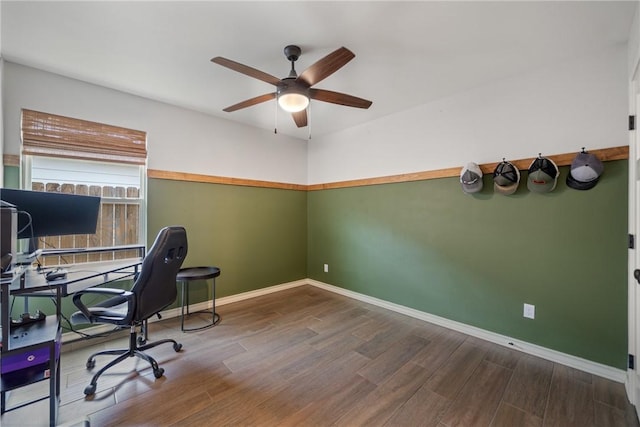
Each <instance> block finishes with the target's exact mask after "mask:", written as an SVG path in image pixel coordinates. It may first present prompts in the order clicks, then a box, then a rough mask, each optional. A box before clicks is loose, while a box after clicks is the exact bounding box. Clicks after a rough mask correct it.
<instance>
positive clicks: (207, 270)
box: [176, 267, 220, 332]
mask: <svg viewBox="0 0 640 427" xmlns="http://www.w3.org/2000/svg"><path fill="white" fill-rule="evenodd" d="M218 276H220V269H219V268H218V267H186V268H181V269H180V271H179V272H178V275H177V276H176V281H177V282H180V284H181V285H182V300H181V302H182V319H181V321H180V329H182V332H189V331H197V330H200V329H205V328H210V327H211V326H215V325H217V324H218V323H219V322H220V315H219V314H218V313H216V277H218ZM209 279H211V301H212V303H213V308H212V309H211V323H207V324H206V325H204V326H200V327H197V328H185V327H184V316H185V314H184V306H185V302H186V306H187V316H189V315H191V314H195V313H209V311H208V310H201V311H196V312H193V313H190V312H189V290H188V289H187V291H186V293H185V287H188V285H189V282H190V281H192V280H209ZM185 295H186V297H185Z"/></svg>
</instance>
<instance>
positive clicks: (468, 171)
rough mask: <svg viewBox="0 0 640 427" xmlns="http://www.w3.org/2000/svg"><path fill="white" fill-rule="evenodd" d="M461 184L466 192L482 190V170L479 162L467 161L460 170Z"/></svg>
mask: <svg viewBox="0 0 640 427" xmlns="http://www.w3.org/2000/svg"><path fill="white" fill-rule="evenodd" d="M460 184H462V191H464V192H465V193H468V194H471V193H477V192H478V191H480V190H482V170H481V169H480V166H478V164H477V163H473V162H471V163H467V166H465V167H463V168H462V172H460Z"/></svg>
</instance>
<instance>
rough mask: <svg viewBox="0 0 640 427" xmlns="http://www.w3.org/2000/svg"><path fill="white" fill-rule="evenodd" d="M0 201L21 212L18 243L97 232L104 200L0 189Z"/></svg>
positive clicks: (19, 214) (62, 194) (92, 197)
mask: <svg viewBox="0 0 640 427" xmlns="http://www.w3.org/2000/svg"><path fill="white" fill-rule="evenodd" d="M0 200H3V201H5V202H8V203H11V204H12V205H14V206H15V207H16V209H17V210H18V239H31V238H33V239H35V238H38V237H45V236H63V235H69V234H95V232H96V227H97V224H98V214H99V212H100V197H96V196H81V195H78V194H66V193H48V192H43V191H29V190H14V189H9V188H0ZM24 212H28V213H29V215H26V214H25V213H24ZM29 219H31V224H29Z"/></svg>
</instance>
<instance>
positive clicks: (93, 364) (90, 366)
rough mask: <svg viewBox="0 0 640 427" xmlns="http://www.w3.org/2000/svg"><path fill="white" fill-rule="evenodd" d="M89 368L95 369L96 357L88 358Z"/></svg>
mask: <svg viewBox="0 0 640 427" xmlns="http://www.w3.org/2000/svg"><path fill="white" fill-rule="evenodd" d="M86 366H87V369H93V368H95V366H96V361H95V359H89V360H87V365H86ZM94 388H95V387H94Z"/></svg>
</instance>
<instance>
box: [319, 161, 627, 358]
mask: <svg viewBox="0 0 640 427" xmlns="http://www.w3.org/2000/svg"><path fill="white" fill-rule="evenodd" d="M567 173H568V168H567V167H564V168H561V176H560V179H559V181H558V186H557V188H556V189H555V190H554V191H553V192H552V193H547V194H537V193H531V192H529V191H528V190H527V188H526V184H525V183H526V175H527V174H526V172H523V174H522V175H523V176H522V181H521V185H520V187H519V189H518V191H517V192H516V193H515V194H514V195H512V196H502V195H499V194H494V192H493V187H492V182H491V178H490V176H489V175H485V177H484V189H483V191H482V192H481V193H478V194H476V195H468V194H464V193H463V192H462V190H461V188H460V184H459V181H458V179H457V178H444V179H434V180H428V181H419V182H409V183H399V184H387V185H375V186H368V187H356V188H345V189H333V190H322V191H312V192H309V194H308V211H307V214H308V223H309V228H308V230H309V231H308V263H309V264H308V267H307V272H308V275H309V277H310V278H313V279H316V280H319V281H322V282H325V283H330V284H332V285H336V286H340V287H342V288H345V289H348V290H351V291H355V292H359V293H362V294H365V295H369V296H372V297H376V298H380V299H383V300H386V301H390V302H393V303H397V304H400V305H403V306H407V307H411V308H414V309H417V310H421V311H424V312H427V313H432V314H435V315H438V316H441V317H445V318H448V319H452V320H455V321H459V322H463V323H465V324H469V325H473V326H477V327H479V328H482V329H486V330H489V331H494V332H497V333H499V334H504V335H507V336H510V337H512V338H516V339H520V340H524V341H527V342H531V343H534V344H538V345H541V346H544V347H548V348H551V349H555V350H558V351H561V352H565V353H568V354H572V355H576V356H579V357H582V358H585V359H589V360H593V361H596V362H600V363H603V364H606V365H610V366H613V367H616V368H620V369H626V354H627V249H626V236H627V199H628V195H627V187H628V184H627V176H628V172H627V162H626V161H616V162H607V163H606V164H605V173H604V175H603V176H602V178H601V181H600V182H599V183H598V185H597V186H596V187H595V188H593V189H591V190H588V191H576V190H572V189H569V188H568V187H567V186H566V184H565V179H566V174H567ZM324 263H327V264H329V272H328V273H324V272H323V270H322V267H323V264H324ZM525 302H526V303H530V304H534V305H535V306H536V318H535V320H530V319H525V318H524V317H523V316H522V311H523V303H525Z"/></svg>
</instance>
